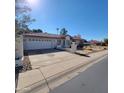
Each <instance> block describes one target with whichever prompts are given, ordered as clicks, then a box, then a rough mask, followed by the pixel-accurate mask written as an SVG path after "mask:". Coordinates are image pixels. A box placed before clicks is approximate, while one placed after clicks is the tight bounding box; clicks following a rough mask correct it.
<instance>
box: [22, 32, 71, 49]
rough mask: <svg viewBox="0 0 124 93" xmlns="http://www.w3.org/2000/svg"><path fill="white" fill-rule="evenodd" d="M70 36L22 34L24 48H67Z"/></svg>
mask: <svg viewBox="0 0 124 93" xmlns="http://www.w3.org/2000/svg"><path fill="white" fill-rule="evenodd" d="M71 42H72V40H71V36H69V35H56V34H49V33H33V32H32V33H25V34H23V45H24V50H36V49H51V48H56V47H62V48H69V47H70V45H71Z"/></svg>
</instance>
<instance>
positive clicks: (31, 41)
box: [24, 37, 57, 50]
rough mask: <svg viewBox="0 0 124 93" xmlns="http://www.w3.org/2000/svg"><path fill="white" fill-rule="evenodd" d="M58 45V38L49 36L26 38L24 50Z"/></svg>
mask: <svg viewBox="0 0 124 93" xmlns="http://www.w3.org/2000/svg"><path fill="white" fill-rule="evenodd" d="M56 46H57V40H56V39H49V38H42V39H41V38H34V37H33V38H32V37H28V38H24V50H36V49H50V48H55V47H56Z"/></svg>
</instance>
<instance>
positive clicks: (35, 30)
mask: <svg viewBox="0 0 124 93" xmlns="http://www.w3.org/2000/svg"><path fill="white" fill-rule="evenodd" d="M32 31H33V32H36V33H43V31H42V30H41V29H33V30H32Z"/></svg>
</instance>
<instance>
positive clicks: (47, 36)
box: [23, 32, 65, 39]
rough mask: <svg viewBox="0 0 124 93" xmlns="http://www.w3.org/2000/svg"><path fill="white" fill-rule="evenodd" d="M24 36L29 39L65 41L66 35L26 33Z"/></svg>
mask: <svg viewBox="0 0 124 93" xmlns="http://www.w3.org/2000/svg"><path fill="white" fill-rule="evenodd" d="M23 36H28V37H42V38H55V39H64V38H65V36H64V35H57V34H50V33H34V32H32V33H25V34H23Z"/></svg>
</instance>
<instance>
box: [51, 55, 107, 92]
mask: <svg viewBox="0 0 124 93" xmlns="http://www.w3.org/2000/svg"><path fill="white" fill-rule="evenodd" d="M50 93H108V57H105V58H104V59H103V60H101V61H100V62H98V63H96V64H95V65H93V66H92V67H90V68H89V69H87V70H86V71H84V72H82V73H81V74H80V75H79V76H77V77H75V78H73V79H72V80H70V81H68V82H66V83H65V84H63V85H61V86H59V87H57V88H55V89H54V90H52V91H51V92H50Z"/></svg>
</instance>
